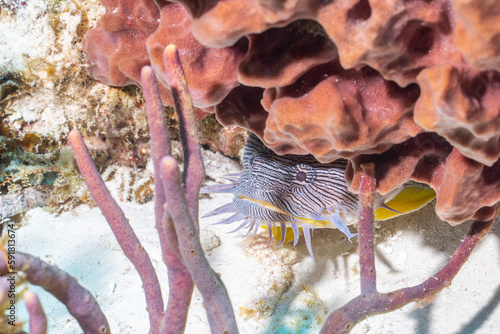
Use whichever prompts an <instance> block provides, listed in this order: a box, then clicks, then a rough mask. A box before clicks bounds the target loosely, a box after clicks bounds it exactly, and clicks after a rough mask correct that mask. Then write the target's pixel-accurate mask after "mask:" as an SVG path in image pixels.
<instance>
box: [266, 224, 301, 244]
mask: <svg viewBox="0 0 500 334" xmlns="http://www.w3.org/2000/svg"><path fill="white" fill-rule="evenodd" d="M260 227H262V228H263V229H265V230H266V231H267V225H260ZM299 231H300V232H302V227H299ZM272 233H273V235H274V237H275V238H276V240H278V242H281V226H274V227H273V229H272ZM294 236H295V234H294V233H293V230H292V228H291V227H288V226H287V228H286V233H285V241H284V242H292V241H293V239H294Z"/></svg>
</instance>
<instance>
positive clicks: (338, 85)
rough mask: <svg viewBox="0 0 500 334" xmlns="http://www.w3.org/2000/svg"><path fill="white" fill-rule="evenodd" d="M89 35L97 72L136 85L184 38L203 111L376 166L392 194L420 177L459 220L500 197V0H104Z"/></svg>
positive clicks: (352, 173) (356, 164)
mask: <svg viewBox="0 0 500 334" xmlns="http://www.w3.org/2000/svg"><path fill="white" fill-rule="evenodd" d="M101 2H102V3H103V5H104V6H105V7H106V14H105V15H103V16H102V17H101V19H100V21H99V22H98V24H97V27H96V28H95V29H93V30H91V31H89V33H87V35H86V36H85V39H84V50H85V51H86V53H87V54H88V55H89V57H90V58H91V61H92V66H91V73H92V74H93V75H94V76H95V77H96V78H98V79H100V80H102V81H103V82H106V83H108V84H111V85H118V86H120V85H126V84H131V83H133V84H137V82H138V73H139V70H140V68H141V67H142V66H144V65H146V64H151V65H152V67H153V68H154V70H155V72H156V74H157V75H158V76H159V80H160V82H161V83H162V84H163V88H162V89H163V91H162V99H163V102H164V103H165V104H169V105H171V103H172V101H171V96H170V94H169V92H168V86H167V84H166V80H165V74H164V72H165V71H164V68H162V57H163V52H162V51H163V48H164V47H165V46H166V45H167V44H169V43H174V44H176V45H177V46H178V48H179V50H180V54H181V59H182V62H183V66H184V69H185V71H186V75H187V81H188V85H189V87H190V90H191V94H192V95H193V102H194V105H195V107H197V108H199V110H198V116H199V117H200V118H201V117H203V113H202V112H212V113H213V112H215V114H216V117H217V119H218V120H219V121H220V122H221V123H222V124H223V125H238V126H240V127H243V128H245V129H248V130H250V131H252V132H254V133H256V134H257V135H258V136H259V137H260V138H261V139H262V140H263V141H264V143H265V144H266V145H267V146H268V147H270V148H272V149H273V150H274V151H276V152H277V153H278V154H312V155H314V156H315V157H316V158H317V159H318V160H319V161H321V162H328V161H332V160H334V159H337V158H347V159H349V160H350V165H349V169H348V171H347V173H346V178H347V181H348V183H349V186H350V189H351V190H352V191H354V192H357V191H359V176H360V173H359V171H360V164H361V163H364V162H369V161H373V162H375V163H376V174H377V175H376V176H377V180H378V184H377V187H378V188H377V189H378V191H379V192H380V193H387V192H388V191H390V190H392V189H394V188H395V187H398V186H400V185H401V184H403V183H404V182H406V181H407V180H409V179H412V180H416V181H419V182H424V183H427V184H429V185H430V186H431V187H433V188H434V189H435V190H436V193H437V204H436V211H437V213H438V215H439V216H440V217H441V218H442V219H444V220H446V221H448V222H450V223H452V224H458V223H461V222H463V221H465V220H467V219H470V218H474V219H479V220H486V219H489V218H490V217H492V216H493V215H494V214H495V210H496V209H495V204H496V203H497V202H498V201H499V200H500V191H499V190H500V189H499V187H500V184H499V182H498V181H496V178H495V177H494V176H495V175H500V174H499V173H500V164H499V162H498V161H499V158H500V117H499V113H500V94H499V93H500V91H499V90H500V73H499V72H498V71H500V47H499V45H500V38H499V36H500V23H499V22H500V2H498V1H496V0H435V1H425V0H413V1H405V0H391V1H385V2H384V3H382V2H380V1H375V0H339V1H319V0H314V1H310V0H307V1H306V0H283V1H262V0H261V1H257V0H253V1H249V0H234V1H218V0H212V1H205V2H202V1H190V0H178V1H175V2H176V3H170V2H168V1H165V0H158V1H153V0H141V1H132V0H120V1H117V2H111V1H109V0H102V1H101Z"/></svg>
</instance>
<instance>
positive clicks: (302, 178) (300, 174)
mask: <svg viewBox="0 0 500 334" xmlns="http://www.w3.org/2000/svg"><path fill="white" fill-rule="evenodd" d="M296 178H297V181H305V180H306V178H307V174H306V173H304V172H298V173H297V176H296Z"/></svg>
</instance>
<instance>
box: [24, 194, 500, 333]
mask: <svg viewBox="0 0 500 334" xmlns="http://www.w3.org/2000/svg"><path fill="white" fill-rule="evenodd" d="M230 200H231V195H226V194H220V195H212V198H210V199H202V200H201V201H200V215H204V214H205V213H207V212H209V211H210V210H212V209H214V208H216V207H218V206H219V205H222V204H225V203H227V202H229V201H230ZM120 205H121V207H122V208H123V210H124V211H125V214H126V216H127V217H128V218H129V219H130V222H131V224H132V226H133V228H134V230H135V232H136V234H137V235H138V237H139V239H140V240H141V241H142V243H143V245H144V247H145V248H146V249H147V251H148V252H149V255H150V257H151V258H152V261H153V265H154V266H155V268H156V270H157V272H158V275H159V279H160V282H161V283H162V289H163V294H164V299H165V300H167V296H168V284H167V274H166V268H165V266H164V264H163V262H162V260H161V254H160V248H159V243H158V237H157V233H156V230H155V228H154V216H153V203H148V204H145V205H139V204H134V203H123V202H122V203H120ZM220 220H221V217H217V216H216V217H210V218H206V219H201V220H200V227H201V240H202V244H203V246H204V249H205V251H206V253H207V257H208V260H209V262H210V264H211V265H212V267H213V268H214V270H215V271H216V272H217V273H219V274H220V275H221V278H222V279H223V281H224V283H225V285H226V288H227V289H228V291H229V295H230V297H231V300H232V303H233V307H234V310H235V314H236V317H237V321H238V326H239V329H240V332H241V333H317V332H318V331H319V328H320V326H321V324H322V323H323V322H324V320H325V318H326V315H327V314H328V313H329V312H330V311H331V310H333V309H336V308H338V307H340V306H342V305H343V304H344V303H346V302H348V301H349V300H350V299H351V298H353V297H355V296H356V295H357V294H358V293H359V269H358V268H359V263H358V258H357V238H354V239H353V241H354V242H353V243H352V244H351V243H349V241H347V240H346V239H345V238H344V237H343V235H342V233H340V232H339V231H337V230H315V231H314V235H313V250H314V255H315V260H316V265H315V266H313V265H312V262H311V258H310V256H309V254H308V252H307V249H306V247H305V243H304V242H303V240H302V238H301V241H300V242H299V244H298V245H297V246H296V247H292V245H285V246H282V247H280V248H276V247H275V246H276V243H274V244H273V245H272V246H271V247H269V248H265V247H266V245H267V233H266V232H265V231H263V230H262V231H261V232H260V233H259V234H257V235H256V236H255V237H253V238H247V239H243V238H242V235H243V234H244V233H245V232H244V231H238V232H236V233H233V234H228V233H227V232H229V231H231V230H233V228H234V227H236V225H229V226H228V225H213V224H214V223H216V222H218V221H220ZM469 225H470V223H465V224H462V225H461V226H458V227H452V226H450V225H448V224H447V223H444V222H441V221H440V220H439V219H438V218H437V217H436V216H435V214H434V212H433V204H432V203H431V204H430V205H428V206H427V207H425V208H424V209H422V210H420V211H418V212H416V213H413V214H410V215H406V216H403V217H400V218H398V219H393V220H390V221H386V222H381V223H378V226H377V229H376V236H377V238H376V261H377V263H376V265H377V272H378V280H377V284H378V289H379V290H380V291H382V292H385V291H389V290H393V289H397V288H402V287H406V286H412V285H416V284H419V283H421V282H422V281H424V280H425V279H427V278H428V277H430V276H431V275H432V274H433V273H435V272H436V271H438V270H439V269H440V268H441V267H442V266H443V265H444V264H445V263H446V262H447V260H448V259H449V258H450V256H451V254H452V253H453V252H454V250H455V249H456V247H457V246H458V245H459V244H460V242H461V241H462V240H463V238H464V237H465V235H466V233H467V230H468V227H469ZM499 236H500V227H499V225H498V222H497V223H496V224H495V225H494V226H493V229H492V231H491V232H490V234H489V235H487V236H486V237H485V239H484V240H483V241H482V242H481V243H480V244H479V246H478V247H477V249H476V250H475V251H474V253H473V254H472V256H471V257H470V258H469V260H468V262H467V263H466V264H465V266H464V267H463V269H462V270H461V271H460V273H459V274H458V275H457V277H456V278H455V279H454V280H453V283H452V285H451V286H450V287H448V288H446V289H444V290H443V291H442V292H441V294H439V295H438V297H437V298H436V299H435V300H434V301H433V302H432V303H431V304H430V305H429V306H427V307H425V308H418V307H417V305H416V304H415V303H412V304H410V305H407V306H406V307H404V308H403V309H401V310H397V311H395V312H392V313H389V314H384V315H378V316H375V317H372V318H369V319H367V320H365V321H363V322H362V323H360V324H358V326H356V327H355V328H354V330H353V331H352V333H356V334H358V333H421V334H425V333H439V334H440V333H443V334H444V333H461V334H465V333H495V332H497V330H498V328H500V308H499V307H498V304H499V302H500V280H499V279H498V277H500V248H499V246H500V243H499ZM16 241H17V244H18V250H19V251H23V252H28V253H31V254H33V255H37V256H39V257H41V258H42V259H43V260H45V261H47V262H49V263H51V264H57V265H58V266H59V268H61V269H64V270H65V271H67V272H68V273H70V274H71V275H73V276H74V277H76V278H77V279H78V281H79V282H80V284H82V285H83V286H84V287H86V288H87V289H89V290H90V291H91V292H92V294H93V295H94V296H95V297H96V299H97V302H98V303H99V304H100V306H101V308H102V310H103V311H104V313H105V314H106V316H107V318H108V321H109V323H110V326H111V330H112V331H113V332H114V333H124V334H127V333H147V331H148V328H149V324H148V317H147V313H146V306H145V299H144V294H143V290H142V287H141V282H140V280H139V276H138V274H137V272H136V271H135V269H134V268H133V266H132V264H131V263H130V262H129V261H128V260H127V259H126V257H125V256H124V255H123V253H122V251H121V249H120V247H119V245H118V244H117V242H116V240H115V238H114V236H113V234H112V233H111V230H110V228H109V227H108V225H107V223H106V221H105V220H104V217H103V216H102V215H101V213H100V211H99V209H90V208H89V207H86V206H81V207H78V208H77V209H75V210H74V211H72V212H66V213H63V214H62V215H60V216H57V217H56V216H54V215H51V214H49V213H47V212H45V211H44V210H42V209H40V208H37V209H33V210H31V211H29V212H28V213H27V217H26V221H25V224H24V226H23V227H22V228H21V229H20V230H19V231H18V233H17V240H16ZM30 288H31V289H33V290H34V291H35V292H37V293H38V295H39V297H40V298H41V302H42V305H43V306H44V308H45V311H46V313H47V317H48V319H49V332H50V333H81V329H80V328H79V326H78V323H77V322H76V321H75V320H74V319H73V318H72V317H71V316H70V315H69V313H68V312H67V310H66V308H65V307H64V306H63V305H62V304H60V303H59V302H58V301H57V300H56V299H55V298H54V297H52V296H51V295H49V294H48V293H46V292H45V291H43V290H42V289H40V288H37V287H30ZM18 309H19V312H20V317H21V318H24V319H26V317H27V315H26V311H25V308H24V305H19V308H18ZM186 333H210V330H209V327H208V322H207V318H206V314H205V311H204V308H203V301H202V298H201V295H200V294H199V292H198V291H197V290H195V293H194V296H193V300H192V306H191V309H190V311H189V317H188V325H187V329H186Z"/></svg>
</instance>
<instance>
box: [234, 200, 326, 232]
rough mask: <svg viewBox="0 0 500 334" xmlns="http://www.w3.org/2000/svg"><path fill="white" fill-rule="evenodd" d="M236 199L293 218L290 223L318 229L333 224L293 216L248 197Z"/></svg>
mask: <svg viewBox="0 0 500 334" xmlns="http://www.w3.org/2000/svg"><path fill="white" fill-rule="evenodd" d="M236 198H238V199H240V200H242V201H248V202H252V203H255V204H257V205H258V206H260V207H263V208H265V209H267V210H270V211H274V212H277V213H280V214H283V215H286V216H288V217H290V218H292V219H290V222H295V223H303V224H304V223H305V224H311V225H315V226H316V227H327V225H331V224H332V222H330V221H328V220H320V219H310V218H306V217H300V216H296V215H293V214H291V213H288V212H286V211H283V210H282V209H280V208H278V207H276V206H274V205H273V204H271V203H268V202H266V201H262V200H258V199H254V198H250V197H247V196H244V195H238V196H236Z"/></svg>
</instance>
